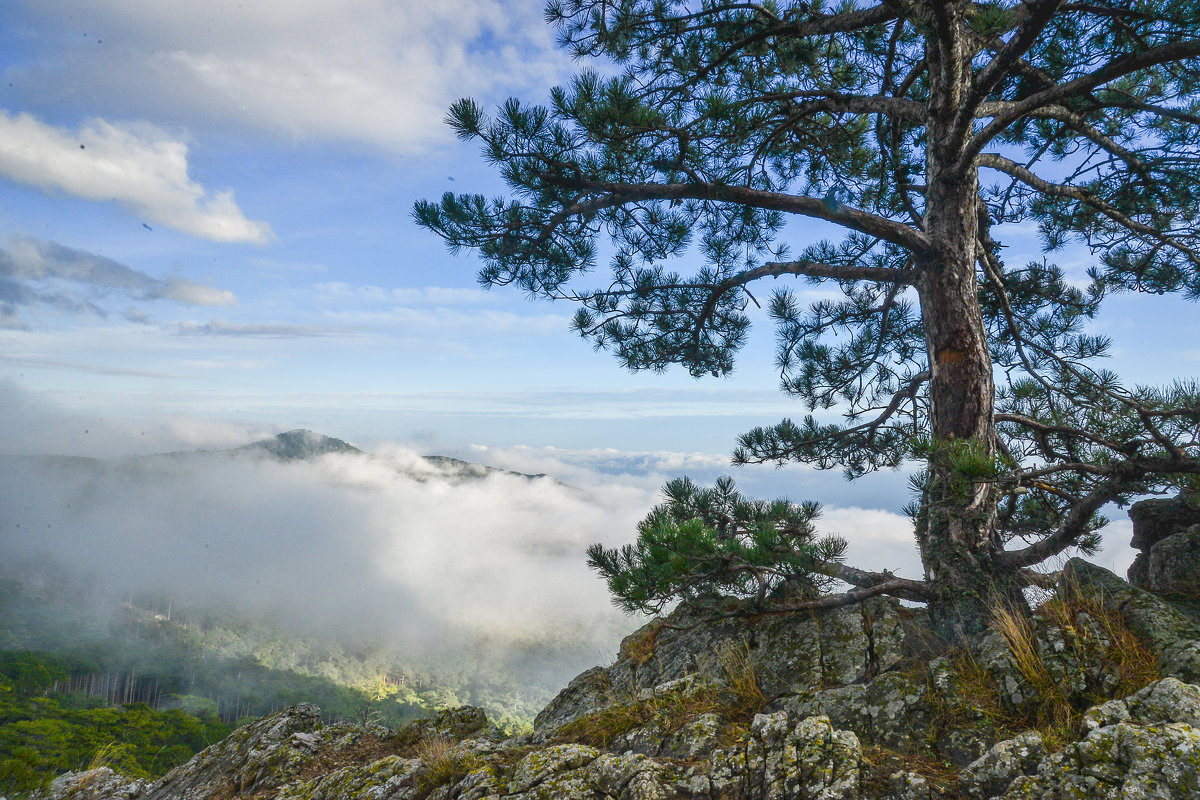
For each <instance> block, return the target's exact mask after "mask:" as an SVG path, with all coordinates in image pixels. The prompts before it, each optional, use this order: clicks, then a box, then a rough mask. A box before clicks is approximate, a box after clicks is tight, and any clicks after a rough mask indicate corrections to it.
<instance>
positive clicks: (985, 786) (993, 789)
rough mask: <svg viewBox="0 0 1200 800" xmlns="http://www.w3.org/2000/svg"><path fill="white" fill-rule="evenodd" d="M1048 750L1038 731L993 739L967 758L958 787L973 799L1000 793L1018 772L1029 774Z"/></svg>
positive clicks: (1034, 770)
mask: <svg viewBox="0 0 1200 800" xmlns="http://www.w3.org/2000/svg"><path fill="white" fill-rule="evenodd" d="M1048 753H1049V750H1048V749H1047V748H1046V742H1045V740H1044V739H1043V738H1042V735H1041V734H1040V733H1038V732H1036V731H1026V732H1025V733H1023V734H1021V735H1020V736H1018V737H1016V738H1015V739H1006V740H1005V741H1003V742H997V743H996V744H995V745H994V746H992V748H991V749H989V750H988V751H987V752H986V753H984V754H983V755H982V756H980V757H979V758H978V759H976V760H975V761H973V762H971V764H969V765H968V766H967V767H966V768H965V769H964V770H963V771H962V772H961V773H959V776H958V788H959V790H960V791H962V792H963V793H964V794H965V795H967V796H968V797H971V798H975V800H987V798H989V797H994V796H995V795H998V794H1000V793H1001V792H1003V791H1004V790H1005V789H1007V788H1008V786H1009V785H1010V784H1011V783H1012V782H1013V781H1014V780H1015V779H1016V778H1018V777H1020V776H1021V775H1033V774H1034V773H1035V772H1037V768H1038V764H1039V763H1040V762H1041V760H1042V759H1043V758H1045V757H1046V755H1047V754H1048Z"/></svg>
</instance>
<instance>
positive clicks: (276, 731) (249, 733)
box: [142, 704, 322, 800]
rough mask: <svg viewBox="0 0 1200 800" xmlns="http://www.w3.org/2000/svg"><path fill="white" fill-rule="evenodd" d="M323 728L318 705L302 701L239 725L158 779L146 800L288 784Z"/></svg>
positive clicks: (199, 798) (194, 798)
mask: <svg viewBox="0 0 1200 800" xmlns="http://www.w3.org/2000/svg"><path fill="white" fill-rule="evenodd" d="M321 728H322V725H321V713H320V711H319V710H318V709H317V707H316V706H313V705H308V704H304V705H299V706H295V707H293V708H289V709H287V710H285V711H281V712H279V713H278V714H272V715H271V716H269V717H263V718H262V719H260V720H258V721H257V722H252V723H250V724H249V725H245V726H243V727H241V728H238V729H237V730H236V731H234V732H233V733H231V734H230V735H229V736H228V737H227V738H225V739H224V740H222V741H220V742H218V743H217V744H215V745H213V746H212V747H209V748H208V749H206V750H204V751H202V752H200V753H198V754H197V755H196V756H195V757H194V758H193V759H192V760H191V761H189V762H187V763H186V764H183V765H181V766H179V767H176V768H175V769H173V770H171V771H170V772H168V773H167V774H166V775H164V776H163V777H162V778H160V779H159V780H157V781H155V782H154V783H153V784H151V786H150V787H149V789H148V790H147V791H146V793H145V794H144V795H142V797H143V798H144V800H205V798H209V797H215V796H220V795H221V794H222V793H228V794H231V795H233V794H241V795H251V794H254V793H255V792H259V791H264V790H267V789H271V788H274V787H277V786H282V785H283V784H284V783H286V782H287V781H289V780H291V778H292V777H293V776H294V775H295V774H296V773H297V772H298V771H299V770H300V768H301V767H302V766H303V765H304V764H305V763H307V762H308V761H309V760H311V759H312V757H313V755H314V754H315V752H316V749H315V747H313V738H312V735H313V734H315V733H317V732H319V731H320V730H321Z"/></svg>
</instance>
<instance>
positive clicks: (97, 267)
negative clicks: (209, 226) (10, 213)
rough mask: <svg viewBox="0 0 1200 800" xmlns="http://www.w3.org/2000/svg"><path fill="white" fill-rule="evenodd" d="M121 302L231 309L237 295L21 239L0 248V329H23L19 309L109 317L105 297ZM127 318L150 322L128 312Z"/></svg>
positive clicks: (97, 257) (129, 310) (27, 238)
mask: <svg viewBox="0 0 1200 800" xmlns="http://www.w3.org/2000/svg"><path fill="white" fill-rule="evenodd" d="M111 296H116V297H118V298H120V299H121V301H122V302H129V301H130V300H134V301H155V300H172V301H175V302H179V303H184V304H187V305H194V306H229V305H233V304H234V303H236V302H237V298H236V297H234V295H233V292H230V291H226V290H224V289H217V288H214V287H211V286H202V285H200V284H198V283H193V282H192V281H190V280H188V279H186V278H182V277H179V276H170V277H167V278H155V277H153V276H151V275H147V274H146V273H144V272H140V271H138V270H135V269H133V268H131V267H128V266H126V265H124V264H122V263H120V262H117V261H114V260H112V259H111V258H105V257H104V256H100V255H96V254H95V253H89V252H87V251H84V250H77V249H75V248H72V247H66V246H64V245H61V244H58V243H56V242H46V241H42V240H40V239H34V238H32V237H17V238H14V239H13V240H11V241H10V242H9V243H8V245H7V246H6V247H4V248H3V249H0V325H3V326H4V327H23V325H24V323H23V322H22V320H21V318H20V316H19V312H18V308H19V307H21V306H35V305H36V306H47V307H51V308H54V309H57V310H59V311H63V312H67V313H71V314H88V315H96V316H107V315H108V310H107V309H106V308H105V307H104V306H103V305H102V304H101V302H102V298H107V297H111ZM123 315H124V316H125V318H126V319H129V320H130V321H135V322H139V323H143V324H144V323H147V322H149V321H150V320H149V317H148V316H146V315H145V314H144V313H143V312H142V311H140V310H138V309H127V310H126V311H125V312H124V314H123Z"/></svg>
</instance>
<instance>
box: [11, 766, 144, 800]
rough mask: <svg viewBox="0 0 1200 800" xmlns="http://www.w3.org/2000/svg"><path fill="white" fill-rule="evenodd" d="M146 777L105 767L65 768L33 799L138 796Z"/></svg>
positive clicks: (103, 799) (97, 799) (128, 798)
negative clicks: (126, 774)
mask: <svg viewBox="0 0 1200 800" xmlns="http://www.w3.org/2000/svg"><path fill="white" fill-rule="evenodd" d="M147 785H148V782H147V781H144V780H141V779H135V778H127V777H125V776H124V775H118V774H117V773H115V772H113V771H112V770H111V769H109V768H108V767H97V768H96V769H89V770H85V771H83V772H67V773H65V774H63V775H59V776H58V777H57V778H55V779H54V780H53V781H51V782H50V786H49V787H47V788H46V790H45V791H44V792H40V793H35V794H34V795H33V798H35V799H36V800H138V798H140V797H142V795H143V794H144V793H145V791H146V786H147Z"/></svg>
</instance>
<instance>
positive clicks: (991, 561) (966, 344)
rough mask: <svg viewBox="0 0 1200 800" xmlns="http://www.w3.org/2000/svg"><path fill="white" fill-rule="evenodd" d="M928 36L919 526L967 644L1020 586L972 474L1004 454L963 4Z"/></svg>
mask: <svg viewBox="0 0 1200 800" xmlns="http://www.w3.org/2000/svg"><path fill="white" fill-rule="evenodd" d="M938 5H939V6H940V9H939V11H938V12H936V13H933V14H932V15H931V22H933V23H934V24H933V26H932V27H933V29H934V32H931V35H930V36H929V37H928V39H927V42H928V45H927V58H928V61H929V63H930V67H929V74H930V79H931V85H930V93H931V102H930V105H929V109H928V122H927V125H928V127H927V131H928V134H929V136H928V140H927V145H926V170H927V171H926V205H925V219H924V228H925V232H926V233H927V234H928V235H929V236H930V238H931V240H932V241H933V243H934V248H935V249H934V252H933V253H932V255H930V256H929V257H927V258H926V259H924V260H923V261H922V262H921V263H919V264H918V268H919V274H920V276H921V277H920V279H919V282H918V284H917V287H916V288H917V293H918V295H919V297H920V300H921V316H922V320H923V324H924V333H925V344H926V347H927V348H928V350H927V352H928V354H929V366H930V370H931V373H932V377H931V380H930V387H929V396H930V410H929V414H930V434H931V437H932V455H931V457H930V459H929V463H928V468H927V469H928V475H927V481H926V486H925V496H924V497H923V498H922V512H921V515H920V517H919V519H918V524H917V541H918V545H919V547H920V551H921V560H922V564H923V566H924V568H925V574H926V579H927V580H929V581H930V583H932V584H933V586H934V587H935V589H936V591H937V599H936V600H935V601H934V602H932V603H931V604H930V614H931V617H932V618H933V621H934V623H935V626H936V627H937V628H938V629H939V630H940V631H941V632H942V633H943V634H944V635H947V636H952V637H954V638H961V637H963V636H966V635H970V634H972V633H975V632H977V631H978V630H980V629H981V628H982V627H983V625H984V624H985V623H986V620H987V618H988V616H989V611H988V609H989V608H990V607H993V606H994V604H995V603H996V602H997V600H998V599H999V600H1002V601H1005V602H1012V601H1015V600H1017V599H1018V598H1019V596H1020V593H1019V589H1018V588H1016V587H1015V585H1014V584H1013V582H1012V580H1011V578H1010V577H1008V576H1006V575H1005V574H1003V573H1002V572H1001V571H1000V567H999V561H998V559H997V556H998V555H999V553H1000V551H1001V542H1000V540H999V537H998V534H997V531H996V501H997V494H996V489H995V486H994V484H993V483H991V482H989V481H986V480H980V479H978V477H979V476H975V475H972V474H970V473H969V472H965V471H964V470H963V468H962V464H963V461H964V459H969V460H971V461H973V462H974V463H975V464H976V465H983V464H986V463H990V462H991V461H992V460H993V459H994V456H995V449H996V439H995V385H994V383H993V380H992V359H991V352H990V350H989V348H988V338H987V331H986V329H985V328H984V323H983V313H982V309H981V308H980V304H979V293H978V285H977V283H976V268H975V265H976V260H977V254H978V249H977V248H978V245H977V242H978V238H979V218H978V216H977V213H978V212H977V210H976V206H977V203H978V198H979V180H978V174H977V172H976V170H975V169H974V168H973V167H967V168H963V167H960V166H958V162H959V157H960V154H961V152H962V145H963V142H962V141H961V138H962V135H961V133H959V134H958V138H956V134H955V131H954V130H953V129H952V123H953V120H954V118H955V114H956V112H957V111H958V109H959V108H960V106H961V104H962V103H963V102H964V100H965V97H966V93H967V91H968V89H969V87H970V84H971V69H970V55H969V53H970V50H969V48H968V47H967V44H968V43H967V42H966V41H965V40H964V39H963V38H962V37H963V36H964V33H963V32H964V30H965V26H964V25H962V24H960V23H961V16H962V15H963V14H964V13H965V10H966V8H965V4H962V3H953V2H952V3H939V4H938Z"/></svg>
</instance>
